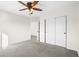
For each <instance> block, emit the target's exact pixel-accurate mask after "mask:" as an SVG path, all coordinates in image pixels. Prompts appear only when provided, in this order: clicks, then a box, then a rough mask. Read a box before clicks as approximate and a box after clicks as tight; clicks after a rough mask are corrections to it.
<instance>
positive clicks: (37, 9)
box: [33, 8, 42, 11]
mask: <svg viewBox="0 0 79 59" xmlns="http://www.w3.org/2000/svg"><path fill="white" fill-rule="evenodd" d="M33 9H34V10H36V11H42V9H39V8H33Z"/></svg>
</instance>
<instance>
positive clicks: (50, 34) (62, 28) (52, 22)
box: [46, 16, 66, 47]
mask: <svg viewBox="0 0 79 59" xmlns="http://www.w3.org/2000/svg"><path fill="white" fill-rule="evenodd" d="M46 43H49V44H53V45H58V46H62V47H65V46H66V17H65V16H64V17H56V18H49V19H47V20H46Z"/></svg>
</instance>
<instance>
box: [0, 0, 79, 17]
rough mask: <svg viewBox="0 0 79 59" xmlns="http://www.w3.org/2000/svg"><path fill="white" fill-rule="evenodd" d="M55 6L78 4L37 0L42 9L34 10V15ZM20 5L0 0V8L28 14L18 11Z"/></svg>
mask: <svg viewBox="0 0 79 59" xmlns="http://www.w3.org/2000/svg"><path fill="white" fill-rule="evenodd" d="M57 6H62V7H63V6H79V1H73V2H72V1H66V2H65V1H64V2H62V1H40V2H39V8H42V9H43V11H42V12H39V11H34V14H33V15H34V16H36V15H37V14H38V15H39V14H41V13H45V12H47V11H49V10H51V9H52V8H54V7H57ZM20 8H22V7H21V4H19V3H18V2H17V1H0V9H1V10H5V11H8V12H11V13H15V14H18V15H23V16H28V12H27V11H18V10H19V9H20Z"/></svg>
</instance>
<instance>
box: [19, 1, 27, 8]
mask: <svg viewBox="0 0 79 59" xmlns="http://www.w3.org/2000/svg"><path fill="white" fill-rule="evenodd" d="M18 2H19V3H20V4H22V5H24V6H26V4H25V3H23V2H22V1H18ZM26 7H27V6H26Z"/></svg>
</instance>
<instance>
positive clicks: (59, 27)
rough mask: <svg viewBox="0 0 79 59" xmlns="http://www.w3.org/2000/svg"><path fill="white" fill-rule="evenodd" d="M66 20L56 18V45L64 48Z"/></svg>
mask: <svg viewBox="0 0 79 59" xmlns="http://www.w3.org/2000/svg"><path fill="white" fill-rule="evenodd" d="M65 21H66V19H65V17H58V18H56V45H59V46H62V47H65V35H66V27H65V25H66V22H65Z"/></svg>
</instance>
